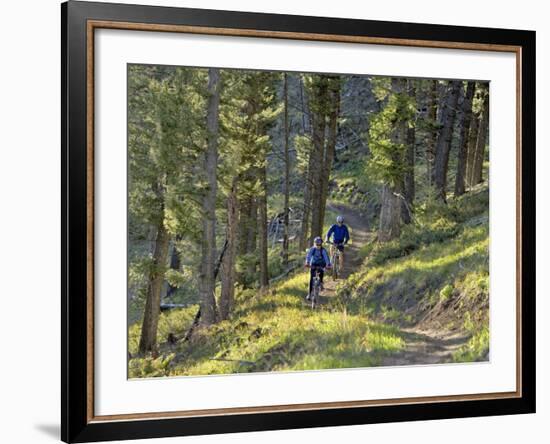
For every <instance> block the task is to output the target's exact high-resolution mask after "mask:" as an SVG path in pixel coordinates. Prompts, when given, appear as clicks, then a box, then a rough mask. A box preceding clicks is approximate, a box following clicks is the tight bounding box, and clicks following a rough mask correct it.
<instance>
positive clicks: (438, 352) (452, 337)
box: [319, 203, 470, 367]
mask: <svg viewBox="0 0 550 444" xmlns="http://www.w3.org/2000/svg"><path fill="white" fill-rule="evenodd" d="M327 207H328V208H330V209H331V210H332V211H335V212H337V213H338V214H340V215H342V216H343V217H344V223H345V224H346V225H347V226H348V228H349V230H350V237H351V242H350V243H349V244H348V245H347V246H346V249H345V260H344V267H343V270H342V271H341V276H340V277H339V278H338V280H336V281H335V280H334V279H333V278H332V275H331V274H329V273H327V275H326V276H325V279H324V287H325V289H324V291H323V292H322V293H321V298H320V301H319V302H320V304H321V305H323V304H326V303H328V302H329V301H330V298H332V297H335V296H336V285H337V284H338V282H340V281H342V280H345V279H347V277H348V276H349V275H350V274H352V273H354V272H355V271H356V270H357V269H358V268H359V267H360V266H361V262H362V260H361V256H360V254H359V250H360V248H361V247H363V246H364V245H365V244H366V243H367V242H370V241H371V240H372V236H373V234H372V233H371V232H370V231H369V223H368V218H367V217H366V215H364V214H361V213H360V212H358V211H357V210H354V209H352V208H350V207H348V206H345V205H336V204H330V203H329V204H328V205H327ZM401 333H402V335H403V339H404V341H405V347H404V348H403V350H401V351H399V352H396V353H392V354H391V355H388V356H386V357H385V358H384V359H383V361H382V363H381V366H388V367H389V366H400V365H430V364H442V363H448V362H452V356H453V353H455V352H456V351H458V350H459V349H460V348H461V347H462V346H463V345H465V344H466V343H467V342H468V340H469V338H470V336H469V335H467V334H464V333H460V332H458V333H457V332H446V331H440V330H435V329H430V328H427V327H424V328H422V327H418V326H417V327H409V328H402V329H401Z"/></svg>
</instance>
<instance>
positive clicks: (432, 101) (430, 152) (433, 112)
mask: <svg viewBox="0 0 550 444" xmlns="http://www.w3.org/2000/svg"><path fill="white" fill-rule="evenodd" d="M427 116H428V122H429V125H430V131H429V134H428V139H427V141H426V175H427V178H428V184H430V185H432V184H433V164H434V159H435V143H436V140H437V131H436V129H435V128H434V126H435V124H436V123H437V80H432V81H431V83H430V90H429V91H428V114H427Z"/></svg>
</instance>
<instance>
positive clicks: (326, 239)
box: [325, 225, 334, 242]
mask: <svg viewBox="0 0 550 444" xmlns="http://www.w3.org/2000/svg"><path fill="white" fill-rule="evenodd" d="M333 232H334V225H331V226H330V228H329V229H328V231H327V235H326V236H325V242H328V241H329V240H330V236H332V233H333Z"/></svg>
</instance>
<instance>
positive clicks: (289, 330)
mask: <svg viewBox="0 0 550 444" xmlns="http://www.w3.org/2000/svg"><path fill="white" fill-rule="evenodd" d="M61 13H62V49H61V51H62V86H63V87H62V201H63V206H62V221H63V222H62V223H63V226H62V251H63V263H62V325H61V329H62V394H61V395H62V404H63V405H62V427H61V430H62V439H63V440H64V441H65V442H89V441H102V440H120V439H137V438H153V437H166V436H180V435H196V434H214V433H229V432H242V431H259V430H274V429H286V428H304V427H322V426H335V425H351V424H368V423H379V422H392V421H413V420H428V419H440V418H458V417H467V416H485V415H503V414H520V413H533V412H534V411H535V267H534V265H535V264H534V261H535V259H534V258H535V168H534V167H535V118H534V115H535V33H534V32H532V31H518V30H505V29H488V28H470V27H462V26H442V25H434V24H430V25H428V24H412V23H395V22H379V21H365V20H355V19H336V18H323V17H305V16H288V15H276V14H258V13H245V12H229V11H214V10H200V9H183V8H168V7H152V6H137V5H122V4H108V3H88V2H77V1H69V2H67V3H63V4H62V7H61Z"/></svg>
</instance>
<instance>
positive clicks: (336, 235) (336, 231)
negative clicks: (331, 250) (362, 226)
mask: <svg viewBox="0 0 550 444" xmlns="http://www.w3.org/2000/svg"><path fill="white" fill-rule="evenodd" d="M331 236H332V243H333V244H334V246H335V247H336V248H338V250H340V252H341V253H342V254H341V255H340V267H343V266H344V245H346V244H347V243H348V242H349V240H350V236H349V230H348V227H347V226H346V225H345V224H344V216H338V217H336V223H335V224H333V225H332V226H331V227H330V228H329V230H328V232H327V235H326V242H330V238H331Z"/></svg>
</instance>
